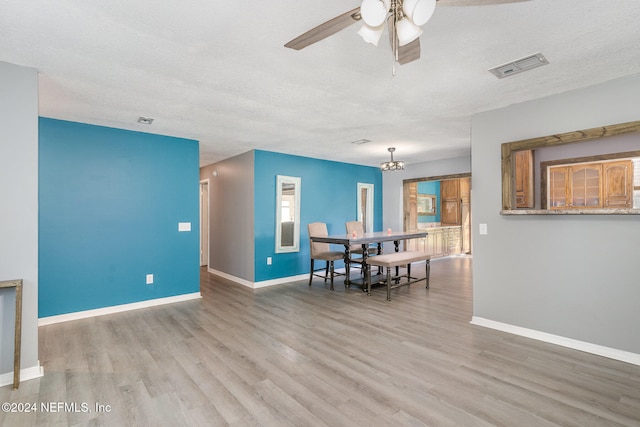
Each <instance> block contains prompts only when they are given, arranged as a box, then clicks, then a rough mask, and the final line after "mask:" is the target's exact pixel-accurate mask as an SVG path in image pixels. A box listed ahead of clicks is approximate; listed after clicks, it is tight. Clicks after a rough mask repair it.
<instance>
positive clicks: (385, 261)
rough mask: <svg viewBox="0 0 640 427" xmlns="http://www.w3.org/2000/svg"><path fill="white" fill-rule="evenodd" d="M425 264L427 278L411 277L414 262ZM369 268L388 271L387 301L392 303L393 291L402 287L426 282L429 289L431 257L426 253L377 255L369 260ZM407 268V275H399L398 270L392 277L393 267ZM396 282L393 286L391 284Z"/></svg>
mask: <svg viewBox="0 0 640 427" xmlns="http://www.w3.org/2000/svg"><path fill="white" fill-rule="evenodd" d="M421 261H424V262H425V277H424V278H422V279H418V278H417V277H411V264H412V263H414V262H421ZM367 264H368V265H369V266H378V267H383V268H386V269H387V274H386V279H385V283H386V285H387V301H391V289H394V288H398V287H400V286H406V285H410V284H412V283H416V282H420V281H422V280H426V282H427V289H429V274H430V273H431V255H427V254H425V253H424V252H417V251H401V252H392V253H389V254H383V255H376V256H373V257H370V258H368V259H367ZM402 266H406V267H407V272H406V274H399V273H398V270H399V269H396V275H395V276H391V267H402ZM403 277H406V278H407V281H406V282H401V281H400V279H401V278H403ZM392 281H393V282H394V284H392V283H391V282H392Z"/></svg>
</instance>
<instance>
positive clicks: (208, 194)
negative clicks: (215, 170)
mask: <svg viewBox="0 0 640 427" xmlns="http://www.w3.org/2000/svg"><path fill="white" fill-rule="evenodd" d="M203 184H207V218H205V221H206V223H207V227H206V232H207V233H210V232H209V227H210V226H211V224H210V223H209V220H210V218H211V182H210V181H209V178H206V179H203V180H201V181H200V197H199V200H200V202H199V204H200V213H199V217H200V252H202V229H203V227H202V185H203ZM210 254H211V238H210V236H209V238H207V259H206V264H202V253H200V263H201V264H200V267H202V266H203V265H207V266H208V265H209V258H210Z"/></svg>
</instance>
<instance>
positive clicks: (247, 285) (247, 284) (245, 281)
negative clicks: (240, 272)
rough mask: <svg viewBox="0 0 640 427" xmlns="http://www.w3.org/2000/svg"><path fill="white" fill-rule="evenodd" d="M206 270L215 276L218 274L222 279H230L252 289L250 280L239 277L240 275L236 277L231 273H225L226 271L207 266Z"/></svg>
mask: <svg viewBox="0 0 640 427" xmlns="http://www.w3.org/2000/svg"><path fill="white" fill-rule="evenodd" d="M207 271H208V272H209V273H212V274H215V275H216V276H220V277H222V278H223V279H227V280H230V281H232V282H235V283H238V284H240V285H242V286H246V287H247V288H252V289H253V282H251V281H249V280H246V279H241V278H240V277H236V276H233V275H231V274H227V273H224V272H222V271H218V270H216V269H213V268H207Z"/></svg>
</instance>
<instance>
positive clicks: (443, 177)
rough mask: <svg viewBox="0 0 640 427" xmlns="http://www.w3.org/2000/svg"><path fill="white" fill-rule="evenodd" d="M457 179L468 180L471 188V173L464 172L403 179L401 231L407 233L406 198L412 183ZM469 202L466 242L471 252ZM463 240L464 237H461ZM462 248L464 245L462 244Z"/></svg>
mask: <svg viewBox="0 0 640 427" xmlns="http://www.w3.org/2000/svg"><path fill="white" fill-rule="evenodd" d="M459 178H469V186H470V187H471V172H465V173H456V174H450V175H438V176H428V177H422V178H410V179H404V180H402V192H403V197H402V217H403V218H402V227H403V230H405V231H407V230H409V228H410V227H409V226H410V224H409V220H410V214H409V213H410V201H409V198H408V197H407V194H408V191H407V190H408V185H409V184H412V183H417V182H425V181H445V180H449V179H459ZM471 191H472V189H471V188H470V192H471ZM471 211H472V209H471V200H469V225H468V227H467V228H468V230H467V233H466V235H467V236H469V242H468V247H469V251H471ZM464 234H465V233H464V230H463V235H464ZM463 238H464V237H463ZM463 246H464V243H463Z"/></svg>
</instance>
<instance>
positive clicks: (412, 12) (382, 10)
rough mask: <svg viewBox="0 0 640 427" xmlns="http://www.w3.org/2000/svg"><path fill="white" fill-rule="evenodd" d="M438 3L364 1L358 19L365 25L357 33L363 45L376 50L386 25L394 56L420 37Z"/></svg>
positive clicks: (409, 0)
mask: <svg viewBox="0 0 640 427" xmlns="http://www.w3.org/2000/svg"><path fill="white" fill-rule="evenodd" d="M436 1H437V0H363V1H362V5H361V6H360V16H361V17H362V20H363V21H364V25H363V26H362V28H360V30H359V31H358V34H359V35H360V36H362V38H363V39H364V41H365V42H367V43H371V44H373V45H374V46H378V41H379V40H380V37H381V36H382V32H383V30H384V24H385V21H386V22H387V23H388V26H389V36H390V38H391V44H392V48H393V52H394V55H395V56H396V61H397V59H398V58H397V55H398V47H399V46H404V45H406V44H409V43H411V42H412V41H414V40H416V39H417V38H418V37H420V35H421V34H422V29H420V26H421V25H424V24H425V23H426V22H427V21H428V20H429V19H430V18H431V16H432V15H433V12H434V11H435V9H436Z"/></svg>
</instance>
